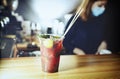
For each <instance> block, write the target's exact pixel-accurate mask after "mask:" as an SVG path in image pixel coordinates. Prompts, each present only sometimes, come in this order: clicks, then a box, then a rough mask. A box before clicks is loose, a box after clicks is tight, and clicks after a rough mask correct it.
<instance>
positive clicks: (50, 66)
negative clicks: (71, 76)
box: [39, 34, 62, 73]
mask: <svg viewBox="0 0 120 79" xmlns="http://www.w3.org/2000/svg"><path fill="white" fill-rule="evenodd" d="M39 40H40V51H41V63H42V71H44V72H50V73H53V72H58V69H59V60H60V52H61V50H62V40H60V37H58V36H54V35H48V34H44V35H39Z"/></svg>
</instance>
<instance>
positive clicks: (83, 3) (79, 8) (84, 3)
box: [61, 0, 89, 39]
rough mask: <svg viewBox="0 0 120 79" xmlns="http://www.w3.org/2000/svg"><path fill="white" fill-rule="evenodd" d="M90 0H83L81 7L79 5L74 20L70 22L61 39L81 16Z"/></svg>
mask: <svg viewBox="0 0 120 79" xmlns="http://www.w3.org/2000/svg"><path fill="white" fill-rule="evenodd" d="M88 1H89V0H83V1H82V3H81V5H80V7H78V9H77V11H76V14H75V16H74V17H73V19H72V21H71V22H70V24H69V26H68V28H67V29H66V31H65V33H64V34H63V35H62V36H61V39H64V38H65V35H66V34H67V32H68V31H69V30H70V28H71V27H72V25H73V24H74V23H75V21H76V20H77V18H78V17H79V16H80V14H81V13H82V11H83V10H84V8H85V7H86V5H87V3H88Z"/></svg>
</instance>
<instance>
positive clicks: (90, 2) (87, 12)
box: [80, 0, 107, 21]
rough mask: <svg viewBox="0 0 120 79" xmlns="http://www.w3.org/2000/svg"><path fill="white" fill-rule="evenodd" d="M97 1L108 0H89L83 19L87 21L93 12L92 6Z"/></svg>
mask: <svg viewBox="0 0 120 79" xmlns="http://www.w3.org/2000/svg"><path fill="white" fill-rule="evenodd" d="M96 1H107V0H89V2H88V4H87V6H86V7H85V9H84V11H83V12H82V15H81V16H80V17H81V18H82V20H83V21H87V20H88V18H89V16H90V14H91V8H92V5H93V4H94V2H96Z"/></svg>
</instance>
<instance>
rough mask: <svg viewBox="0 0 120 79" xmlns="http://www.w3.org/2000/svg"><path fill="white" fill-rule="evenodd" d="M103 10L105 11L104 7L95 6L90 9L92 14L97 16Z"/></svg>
mask: <svg viewBox="0 0 120 79" xmlns="http://www.w3.org/2000/svg"><path fill="white" fill-rule="evenodd" d="M104 11H105V7H99V6H96V7H95V8H93V9H92V13H93V15H94V16H99V15H101V14H103V13H104Z"/></svg>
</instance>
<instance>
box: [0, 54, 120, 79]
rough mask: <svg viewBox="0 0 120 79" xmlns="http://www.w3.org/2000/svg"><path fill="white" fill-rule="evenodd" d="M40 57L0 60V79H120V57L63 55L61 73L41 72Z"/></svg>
mask: <svg viewBox="0 0 120 79" xmlns="http://www.w3.org/2000/svg"><path fill="white" fill-rule="evenodd" d="M40 60H41V58H40V57H19V58H2V59H0V79H120V55H84V56H78V55H61V58H60V65H59V72H57V73H46V72H43V71H42V70H41V61H40Z"/></svg>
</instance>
